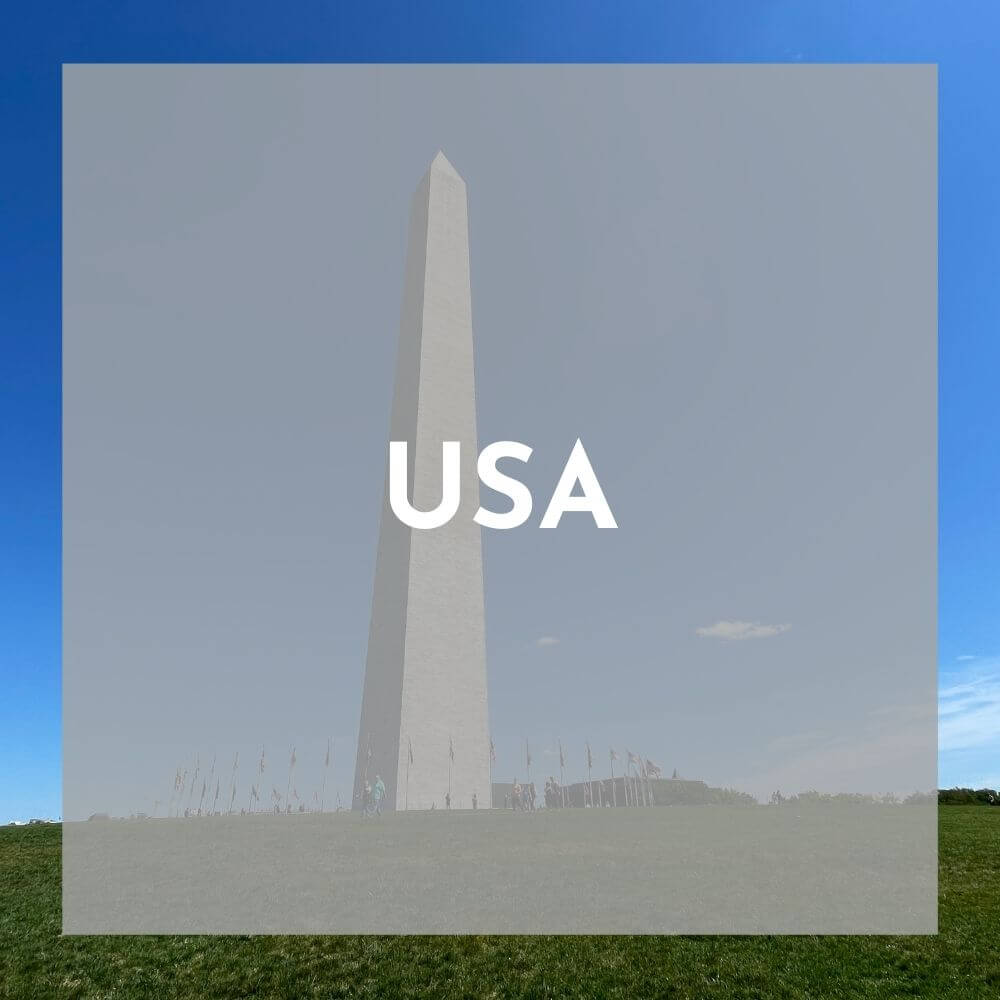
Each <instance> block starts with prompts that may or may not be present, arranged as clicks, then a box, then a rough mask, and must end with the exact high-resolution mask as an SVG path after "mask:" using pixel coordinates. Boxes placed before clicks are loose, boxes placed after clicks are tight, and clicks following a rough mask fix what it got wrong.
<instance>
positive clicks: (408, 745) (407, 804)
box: [403, 736, 413, 812]
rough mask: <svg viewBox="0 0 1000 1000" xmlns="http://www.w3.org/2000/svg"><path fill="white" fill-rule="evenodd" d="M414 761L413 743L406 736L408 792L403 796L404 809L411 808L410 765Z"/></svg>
mask: <svg viewBox="0 0 1000 1000" xmlns="http://www.w3.org/2000/svg"><path fill="white" fill-rule="evenodd" d="M412 763H413V743H412V741H411V740H410V737H409V736H407V737H406V792H405V794H404V796H403V809H405V810H406V811H407V812H408V811H409V809H410V765H411V764H412Z"/></svg>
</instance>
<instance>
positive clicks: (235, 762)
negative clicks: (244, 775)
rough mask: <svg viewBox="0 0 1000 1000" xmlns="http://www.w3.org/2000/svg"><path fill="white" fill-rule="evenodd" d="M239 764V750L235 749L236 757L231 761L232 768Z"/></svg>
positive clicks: (234, 768)
mask: <svg viewBox="0 0 1000 1000" xmlns="http://www.w3.org/2000/svg"><path fill="white" fill-rule="evenodd" d="M239 766H240V752H239V750H237V751H236V759H235V760H234V761H233V770H234V771H235V770H236V768H238V767H239Z"/></svg>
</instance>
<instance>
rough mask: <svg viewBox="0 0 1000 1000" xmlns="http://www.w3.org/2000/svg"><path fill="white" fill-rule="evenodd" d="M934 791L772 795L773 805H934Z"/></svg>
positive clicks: (777, 793)
mask: <svg viewBox="0 0 1000 1000" xmlns="http://www.w3.org/2000/svg"><path fill="white" fill-rule="evenodd" d="M933 803H934V793H933V792H912V793H911V794H910V795H907V796H906V797H905V798H900V797H899V796H898V795H893V794H892V792H887V793H886V794H885V795H864V794H862V793H860V792H837V793H836V794H831V793H829V792H815V791H808V792H799V793H798V794H796V795H782V794H781V792H775V793H774V794H773V795H772V796H771V802H770V804H771V805H772V806H812V805H823V806H827V805H829V806H895V805H904V806H926V805H933Z"/></svg>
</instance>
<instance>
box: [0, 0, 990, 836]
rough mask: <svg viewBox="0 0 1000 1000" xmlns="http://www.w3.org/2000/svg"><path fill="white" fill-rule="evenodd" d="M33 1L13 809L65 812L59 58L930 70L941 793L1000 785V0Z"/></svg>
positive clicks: (2, 731)
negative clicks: (935, 80)
mask: <svg viewBox="0 0 1000 1000" xmlns="http://www.w3.org/2000/svg"><path fill="white" fill-rule="evenodd" d="M423 6H424V7H425V8H426V9H423V10H420V9H418V5H409V4H402V3H395V4H385V3H382V4H365V5H343V4H335V3H331V2H325V3H302V4H298V5H296V6H295V8H294V13H292V12H291V10H290V9H288V8H284V7H282V6H281V5H273V6H272V5H265V4H255V3H252V2H251V3H244V4H240V5H236V4H217V5H214V6H213V8H212V9H211V10H201V9H196V8H193V7H190V8H189V7H181V6H177V5H162V6H161V7H159V8H153V7H152V6H151V5H145V4H137V3H107V2H105V3H95V4H90V5H87V6H86V8H84V7H81V6H79V5H71V4H68V3H67V4H36V5H28V4H24V5H20V6H19V7H18V8H17V9H12V10H10V11H8V13H7V15H6V17H5V31H4V32H3V34H2V37H0V55H2V58H0V137H2V147H0V149H2V156H0V175H2V176H0V192H2V193H0V349H2V354H0V359H2V363H0V462H2V464H0V470H2V472H0V758H2V760H3V767H2V770H0V774H2V775H3V778H4V780H3V781H0V822H2V821H4V820H6V819H7V818H25V817H28V816H32V815H50V816H51V815H58V814H59V812H60V806H59V797H60V789H59V782H60V763H59V758H60V739H59V726H60V714H59V713H60V662H59V661H60V606H59V600H60V576H59V547H60V529H59V508H60V478H59V466H60V440H59V428H60V403H59V389H60V326H59V323H60V288H59V284H60V228H59V227H60V218H59V198H60V191H59V178H60V159H59V157H60V149H59V128H60V108H59V101H60V97H59V88H60V72H61V71H60V66H61V64H62V63H64V62H122V61H127V62H146V61H152V62H163V61H167V62H230V61H239V62H333V61H361V62H371V61H404V62H410V61H449V62H450V61H567V62H573V61H629V62H633V61H634V62H647V61H648V62H657V61H666V62H731V61H736V62H789V61H796V62H935V63H937V64H938V65H939V86H940V91H939V101H940V106H939V107H940V230H939V241H940V242H939V252H940V265H939V281H940V287H939V302H940V305H939V310H940V312H939V318H940V383H939V384H940V498H939V514H940V561H939V663H940V667H941V690H942V724H941V745H942V752H941V772H940V783H941V784H942V785H953V784H983V783H990V784H993V785H994V786H995V785H997V784H1000V735H998V733H1000V642H998V635H997V632H998V627H997V623H998V610H1000V607H998V605H1000V587H998V583H997V573H996V570H995V567H996V566H997V565H998V564H1000V527H998V522H997V518H996V513H995V512H996V499H995V498H996V496H997V493H998V490H1000V471H998V463H997V460H996V458H995V455H996V453H997V451H998V445H1000V416H998V411H997V408H996V406H995V405H991V404H993V403H994V399H995V396H996V391H995V382H996V377H997V376H996V372H997V370H998V368H1000V340H998V338H997V336H996V329H997V318H998V317H997V313H998V307H1000V298H998V294H997V291H996V277H995V276H996V274H997V273H1000V267H998V264H1000V261H998V259H997V258H998V249H997V240H996V232H997V225H998V212H1000V206H998V184H997V181H996V164H995V150H996V149H998V148H1000V118H998V111H997V96H998V91H1000V86H998V84H1000V63H998V60H997V58H996V55H997V53H996V46H995V45H994V46H991V45H990V44H988V42H989V40H991V39H995V38H996V37H997V36H998V29H1000V10H998V8H997V7H996V5H993V4H989V3H967V4H963V5H961V6H960V7H959V6H948V5H941V4H934V3H929V2H928V3H916V2H908V3H889V2H886V3H879V4H869V3H856V4H851V3H822V2H816V3H810V4H802V3H793V2H772V3H746V2H733V3H714V4H704V3H700V2H696V0H692V2H688V3H671V4H663V3H648V4H632V5H613V6H608V5H600V4H596V3H590V4H588V3H580V4H575V5H573V9H572V14H570V13H569V12H568V9H567V7H566V6H565V5H556V4H545V3H538V2H533V3H532V2H529V3H511V4H507V5H504V6H503V7H502V8H501V7H500V6H499V5H468V4H463V3H460V2H442V3H437V4H434V5H429V4H428V5H423Z"/></svg>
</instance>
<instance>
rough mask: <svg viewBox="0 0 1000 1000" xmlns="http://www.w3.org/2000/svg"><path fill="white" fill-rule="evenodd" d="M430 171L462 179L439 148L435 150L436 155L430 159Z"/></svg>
mask: <svg viewBox="0 0 1000 1000" xmlns="http://www.w3.org/2000/svg"><path fill="white" fill-rule="evenodd" d="M431 171H433V172H438V173H442V174H446V175H447V176H448V177H454V178H456V179H457V180H462V175H461V174H460V173H459V172H458V171H457V170H456V169H455V168H454V167H453V166H452V165H451V161H450V160H449V159H448V157H447V156H445V155H444V152H443V151H442V150H440V149H439V150H438V151H437V155H436V156H435V157H434V159H433V160H431Z"/></svg>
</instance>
